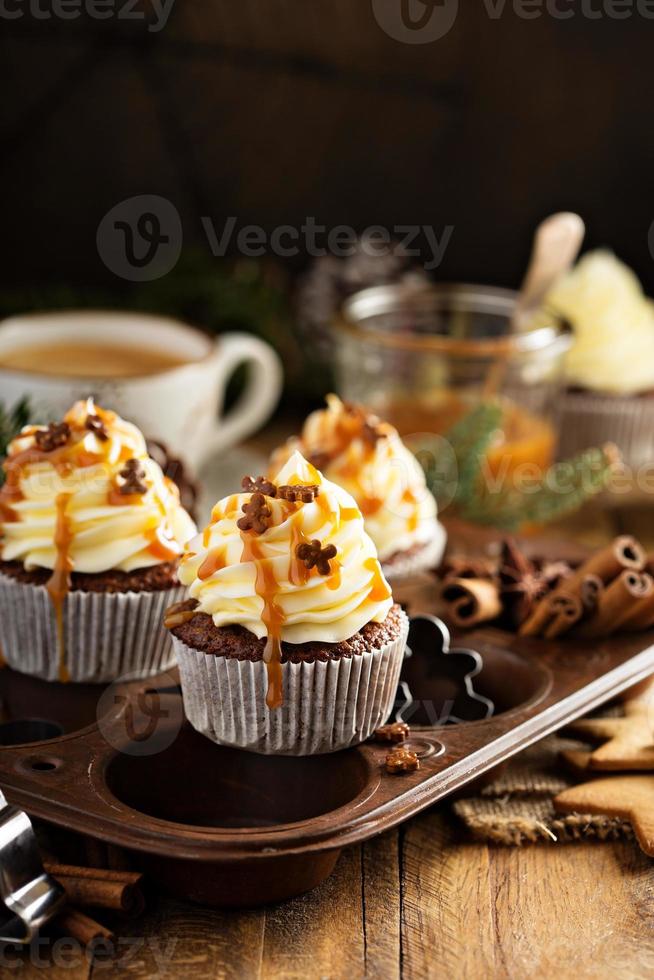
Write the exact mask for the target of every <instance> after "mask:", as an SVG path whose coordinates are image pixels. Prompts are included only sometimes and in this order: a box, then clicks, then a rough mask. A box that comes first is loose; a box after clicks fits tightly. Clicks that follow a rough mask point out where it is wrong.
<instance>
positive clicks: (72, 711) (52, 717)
mask: <svg viewBox="0 0 654 980" xmlns="http://www.w3.org/2000/svg"><path fill="white" fill-rule="evenodd" d="M105 688H106V685H101V684H58V683H52V682H51V681H43V680H40V679H39V678H38V677H32V676H31V675H29V674H20V673H18V671H15V670H11V669H10V668H9V667H6V668H5V669H4V670H0V746H2V745H28V744H30V743H31V742H44V741H47V740H49V739H53V738H59V737H60V736H62V735H70V734H71V733H73V732H77V731H81V730H82V729H83V728H88V726H89V725H93V724H94V723H95V722H96V721H97V714H98V701H99V699H100V697H101V695H102V693H103V691H104V690H105Z"/></svg>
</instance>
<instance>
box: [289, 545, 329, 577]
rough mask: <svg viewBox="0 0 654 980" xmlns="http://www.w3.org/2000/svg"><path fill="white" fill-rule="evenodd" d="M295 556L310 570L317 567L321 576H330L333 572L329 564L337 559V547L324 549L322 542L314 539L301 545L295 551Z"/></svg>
mask: <svg viewBox="0 0 654 980" xmlns="http://www.w3.org/2000/svg"><path fill="white" fill-rule="evenodd" d="M295 554H296V555H297V557H298V558H299V559H300V561H302V562H304V564H305V566H306V567H307V568H308V569H312V568H314V567H315V568H317V569H318V571H319V572H320V574H321V575H329V574H330V572H331V566H330V564H329V562H330V561H331V559H332V558H335V557H336V546H335V545H333V544H328V545H327V546H326V547H325V548H323V547H322V546H321V544H320V541H319V540H318V539H317V538H314V539H313V541H311V542H306V541H304V542H303V543H302V544H299V545H298V546H297V548H296V549H295Z"/></svg>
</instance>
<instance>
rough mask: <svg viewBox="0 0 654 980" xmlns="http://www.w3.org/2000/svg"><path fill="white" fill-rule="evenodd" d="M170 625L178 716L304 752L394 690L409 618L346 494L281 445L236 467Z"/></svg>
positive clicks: (246, 741) (195, 550)
mask: <svg viewBox="0 0 654 980" xmlns="http://www.w3.org/2000/svg"><path fill="white" fill-rule="evenodd" d="M180 578H181V580H182V582H183V583H184V584H185V585H187V586H188V587H189V598H188V599H187V600H186V601H185V602H183V603H180V604H177V605H175V606H173V607H172V608H171V609H170V610H169V613H168V615H167V618H166V625H167V626H168V628H169V629H170V630H171V631H172V634H173V642H174V646H175V653H176V655H177V661H178V664H179V669H180V674H181V679H182V691H183V694H184V708H185V711H186V714H187V716H188V718H189V720H190V722H191V724H192V725H193V726H194V727H195V728H196V729H197V730H198V731H199V732H202V734H204V735H206V736H207V737H208V738H210V739H212V740H213V741H215V742H219V743H220V744H222V745H233V746H238V747H239V748H243V749H249V750H250V751H253V752H261V753H265V754H274V755H314V754H318V753H323V752H334V751H336V750H337V749H343V748H346V747H347V746H349V745H354V744H356V743H357V742H361V741H363V740H364V739H366V738H368V736H369V735H370V734H371V733H372V732H373V731H374V730H375V728H377V727H378V726H379V725H381V724H383V722H384V721H385V720H386V718H387V717H388V715H389V713H390V711H391V708H392V706H393V703H394V699H395V693H396V690H397V685H398V680H399V674H400V668H401V665H402V658H403V654H404V648H405V645H406V638H407V634H408V620H407V617H406V615H405V614H404V612H403V611H402V609H401V608H400V607H399V606H397V605H394V604H393V600H392V598H391V590H390V588H389V586H388V583H387V582H386V580H385V578H384V575H383V573H382V570H381V566H380V564H379V561H378V559H377V554H376V551H375V546H374V544H373V543H372V541H371V540H370V538H369V537H368V535H367V534H366V532H365V529H364V525H363V518H362V516H361V512H360V511H359V509H358V507H357V506H356V504H355V502H354V500H353V499H352V497H351V496H350V495H349V494H348V493H347V492H346V491H345V490H343V489H342V487H339V486H336V485H335V484H334V483H330V482H329V481H328V480H326V479H325V478H324V477H323V476H322V475H321V474H320V473H319V471H318V470H317V469H316V468H315V467H314V466H312V465H311V464H310V463H308V462H307V461H306V460H305V459H304V458H303V457H302V456H301V455H300V453H297V452H296V453H293V454H292V456H291V457H290V459H289V460H288V462H287V463H286V464H285V465H284V466H283V467H282V469H281V470H280V472H279V473H278V474H277V475H276V476H275V478H274V479H273V480H265V479H263V478H259V479H258V480H252V479H251V478H250V477H246V478H245V479H244V481H243V492H242V493H235V494H232V496H230V497H226V498H225V499H224V500H221V501H220V502H219V503H218V504H216V506H215V507H214V509H213V512H212V518H211V523H210V524H209V526H208V527H207V528H206V529H205V531H204V533H203V534H201V535H199V536H198V537H196V538H195V539H194V540H192V541H191V542H190V543H189V545H188V551H187V554H186V555H185V556H184V558H183V559H182V564H181V566H180Z"/></svg>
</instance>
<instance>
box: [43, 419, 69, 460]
mask: <svg viewBox="0 0 654 980" xmlns="http://www.w3.org/2000/svg"><path fill="white" fill-rule="evenodd" d="M69 439H70V426H69V425H68V423H67V422H59V423H57V422H51V423H50V425H49V426H48V428H47V429H37V431H36V432H35V433H34V442H35V443H36V445H37V447H38V448H39V449H40V450H42V452H44V453H51V452H53V451H54V450H55V449H59V448H60V447H61V446H65V445H66V443H67V442H68V440H69Z"/></svg>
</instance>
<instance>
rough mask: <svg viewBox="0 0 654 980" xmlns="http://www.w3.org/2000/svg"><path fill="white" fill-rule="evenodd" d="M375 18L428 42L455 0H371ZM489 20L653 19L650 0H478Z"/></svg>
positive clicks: (452, 16) (452, 17) (452, 14)
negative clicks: (504, 18) (480, 1)
mask: <svg viewBox="0 0 654 980" xmlns="http://www.w3.org/2000/svg"><path fill="white" fill-rule="evenodd" d="M371 3H372V12H373V15H374V17H375V20H376V21H377V23H378V24H379V26H380V27H381V29H382V30H383V31H384V33H386V34H388V36H389V37H392V38H393V39H394V40H395V41H401V42H402V43H403V44H431V43H433V42H434V41H438V40H439V39H440V38H442V37H445V35H446V34H448V33H449V32H450V30H451V29H452V27H454V24H455V22H456V19H457V15H458V12H459V0H371ZM481 8H482V10H483V11H484V12H485V14H486V16H487V17H488V19H489V20H500V18H502V17H504V16H505V15H509V14H513V16H514V17H518V18H519V19H520V20H538V19H539V18H541V17H550V18H552V20H570V19H571V18H573V17H578V18H581V19H584V20H602V19H606V20H628V19H629V18H630V17H641V18H642V19H643V20H654V0H482V4H481Z"/></svg>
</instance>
